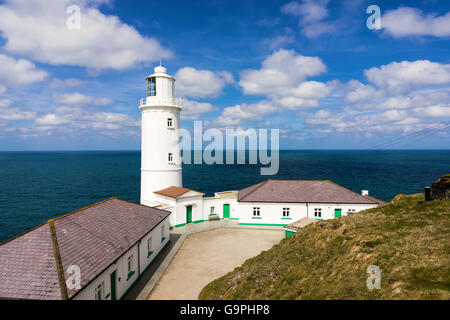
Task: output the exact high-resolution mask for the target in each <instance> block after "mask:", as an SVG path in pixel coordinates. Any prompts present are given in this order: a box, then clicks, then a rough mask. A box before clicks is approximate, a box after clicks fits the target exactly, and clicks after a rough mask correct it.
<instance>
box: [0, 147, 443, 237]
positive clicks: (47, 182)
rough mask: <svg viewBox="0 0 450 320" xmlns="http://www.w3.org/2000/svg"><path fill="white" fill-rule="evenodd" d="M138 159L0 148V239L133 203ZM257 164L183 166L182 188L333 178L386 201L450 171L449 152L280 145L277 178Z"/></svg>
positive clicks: (130, 153) (135, 153) (132, 154)
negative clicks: (109, 204)
mask: <svg viewBox="0 0 450 320" xmlns="http://www.w3.org/2000/svg"><path fill="white" fill-rule="evenodd" d="M224 151H225V150H224ZM140 160H141V159H140V151H139V150H66V151H50V150H42V151H0V182H1V183H0V241H4V240H7V239H9V238H11V237H14V236H16V235H18V234H20V233H23V232H25V231H27V230H29V229H31V228H33V227H35V226H36V225H39V224H41V223H43V222H45V221H47V220H49V219H51V218H55V217H58V216H61V215H64V214H66V213H69V212H72V211H75V210H78V209H80V208H83V207H85V206H88V205H91V204H93V203H96V202H99V201H102V200H104V199H107V198H110V197H118V198H121V199H124V200H128V201H133V202H136V203H139V198H140ZM247 162H248V159H247ZM261 167H264V166H262V165H260V164H256V165H250V164H244V165H240V164H234V165H219V164H214V165H207V164H191V165H183V186H185V187H188V188H191V189H194V190H198V191H201V192H204V193H205V194H206V195H207V196H210V195H213V194H214V192H219V191H225V190H239V189H242V188H244V187H247V186H250V185H253V184H256V183H258V182H261V181H264V180H267V179H305V180H332V181H334V182H336V183H338V184H340V185H342V186H344V187H346V188H348V189H350V190H353V191H355V192H358V193H359V192H360V191H361V190H369V192H370V195H371V196H374V197H376V198H379V199H382V200H385V201H389V200H391V199H392V198H393V197H394V196H395V195H397V194H399V193H406V194H413V193H422V192H423V188H424V187H425V186H431V183H432V182H434V181H435V180H437V179H438V178H439V177H440V176H442V175H443V174H446V173H449V172H450V150H448V149H444V150H442V149H427V150H424V149H421V150H417V149H416V150H361V149H359V150H358V149H348V150H337V149H326V150H325V149H322V150H318V149H317V150H315V149H309V150H280V168H279V171H278V173H277V174H276V175H273V176H261V175H260V168H261Z"/></svg>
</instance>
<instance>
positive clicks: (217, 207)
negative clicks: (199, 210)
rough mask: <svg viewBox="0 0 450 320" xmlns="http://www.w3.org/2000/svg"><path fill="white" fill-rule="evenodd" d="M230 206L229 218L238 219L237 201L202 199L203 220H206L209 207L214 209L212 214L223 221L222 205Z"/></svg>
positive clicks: (215, 198)
mask: <svg viewBox="0 0 450 320" xmlns="http://www.w3.org/2000/svg"><path fill="white" fill-rule="evenodd" d="M224 204H229V205H230V218H231V219H238V218H239V210H238V208H237V206H238V202H237V199H222V198H218V197H213V198H204V199H203V220H208V219H209V215H210V213H211V207H214V213H215V214H217V215H218V216H219V217H220V219H223V205H224Z"/></svg>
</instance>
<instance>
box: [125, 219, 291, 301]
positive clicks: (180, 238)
mask: <svg viewBox="0 0 450 320" xmlns="http://www.w3.org/2000/svg"><path fill="white" fill-rule="evenodd" d="M216 229H218V230H216ZM222 229H231V230H233V229H235V232H230V233H227V232H221V231H222ZM211 230H215V231H213V232H208V231H211ZM217 231H219V232H217ZM236 231H250V232H236ZM201 233H206V235H200V236H199V238H200V239H203V240H202V241H201V243H204V244H203V247H199V246H198V245H200V246H202V244H198V245H197V244H196V245H195V246H194V247H192V248H191V247H190V246H191V245H190V243H192V242H193V243H195V242H196V240H195V238H194V240H193V241H189V242H188V244H187V252H188V253H189V252H192V251H194V252H195V251H198V252H199V253H200V252H201V251H203V252H206V253H208V254H209V257H208V258H207V259H206V260H207V261H208V260H211V259H212V260H211V261H212V262H210V263H209V264H208V263H207V264H206V265H207V267H206V269H205V266H204V265H203V264H202V265H198V264H197V265H194V266H193V271H194V272H201V270H204V271H205V272H207V273H208V274H209V275H206V276H202V277H201V279H199V280H202V281H203V282H205V281H206V280H208V281H206V283H208V282H210V281H212V280H214V279H216V278H218V277H219V276H221V275H223V274H225V273H227V272H229V271H232V270H233V269H234V267H238V266H240V265H241V264H242V262H244V261H245V260H246V259H248V258H251V257H253V256H256V255H257V254H259V253H260V252H261V251H262V250H267V249H269V248H271V247H272V246H273V245H274V244H276V243H278V242H279V241H280V240H281V239H282V238H283V236H284V231H283V229H282V228H281V227H272V226H247V225H239V224H238V222H237V221H235V220H227V219H225V220H221V221H211V222H203V223H199V224H189V225H187V226H184V227H180V228H175V229H173V230H172V231H171V235H170V243H169V244H168V245H167V246H166V247H165V248H164V249H163V251H161V253H160V254H159V255H158V257H157V258H156V259H155V261H153V262H152V266H150V267H149V268H148V269H147V270H146V272H145V273H144V274H143V275H142V276H141V278H140V279H139V280H138V282H137V283H136V285H135V286H134V287H133V288H132V289H131V290H130V292H129V293H128V294H127V296H126V297H125V299H127V300H135V299H138V300H144V299H147V298H148V297H149V296H150V294H152V295H151V296H150V298H151V299H155V297H157V296H156V295H155V294H158V295H162V294H163V291H161V290H162V288H163V286H164V287H165V286H167V288H168V290H171V289H170V288H171V287H170V286H169V285H170V282H168V283H165V284H163V285H160V282H161V281H160V280H162V279H161V278H162V277H163V275H164V276H165V274H166V273H167V272H166V270H167V269H168V267H169V266H171V262H172V260H173V259H174V258H175V257H177V256H178V254H177V253H178V251H179V250H180V248H184V246H183V244H184V242H185V240H186V239H189V238H191V237H194V236H195V235H197V234H201ZM191 235H192V236H191ZM243 241H245V242H243ZM208 243H210V245H208ZM244 243H245V245H244ZM221 251H222V252H223V253H224V254H221V253H220V252H221ZM183 252H184V250H182V251H180V255H181V258H180V259H181V260H183V259H187V262H189V261H196V260H198V258H202V257H198V258H196V257H194V258H192V259H191V258H188V257H187V256H185V253H183ZM183 257H184V258H183ZM180 259H178V258H177V259H176V260H174V262H176V261H177V260H180ZM177 265H178V264H177ZM230 268H231V269H230ZM171 270H173V271H171V274H172V276H173V275H175V274H177V272H178V271H179V268H173V269H172V268H171ZM183 270H186V269H185V268H184V267H183ZM208 270H211V271H208ZM180 271H182V270H180ZM183 273H185V271H183ZM171 274H169V276H168V279H170V276H171ZM216 275H217V276H216ZM192 278H193V277H192ZM180 279H181V278H180ZM180 279H178V280H180ZM206 283H205V284H206ZM157 284H158V286H157ZM203 286H204V285H203ZM203 286H201V288H199V286H198V287H197V288H196V289H195V290H188V291H187V292H186V295H189V296H190V297H191V298H192V299H197V296H198V293H199V292H200V290H201V289H202V288H203ZM156 287H158V288H160V289H158V290H159V291H155V294H153V290H154V289H155V290H156ZM178 291H179V290H178ZM197 291H198V292H197ZM184 296H185V294H183V295H182V296H180V298H178V295H177V296H173V297H168V299H184V298H183V297H184ZM194 296H195V297H194ZM156 299H165V298H162V297H159V298H158V297H157V298H156ZM186 299H187V298H186Z"/></svg>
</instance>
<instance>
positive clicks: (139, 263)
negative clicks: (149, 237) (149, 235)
mask: <svg viewBox="0 0 450 320" xmlns="http://www.w3.org/2000/svg"><path fill="white" fill-rule="evenodd" d="M137 262H138V265H137V269H138V278H140V277H141V240H139V242H138V261H137Z"/></svg>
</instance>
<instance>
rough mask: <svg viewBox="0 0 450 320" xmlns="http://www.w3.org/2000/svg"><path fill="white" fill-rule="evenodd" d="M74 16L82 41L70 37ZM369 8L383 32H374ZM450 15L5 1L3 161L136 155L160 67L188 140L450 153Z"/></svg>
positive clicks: (0, 47) (0, 108) (0, 72)
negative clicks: (217, 133)
mask: <svg viewBox="0 0 450 320" xmlns="http://www.w3.org/2000/svg"><path fill="white" fill-rule="evenodd" d="M74 4H75V5H77V6H78V7H79V8H80V9H81V14H80V18H81V20H80V29H68V28H67V19H68V18H69V17H70V16H71V14H68V13H67V12H66V10H67V7H69V6H70V5H74ZM373 4H375V5H378V6H379V8H380V9H381V29H379V30H371V29H369V28H368V27H367V25H366V20H367V19H368V18H369V16H370V14H367V13H366V9H367V7H368V6H369V5H373ZM449 8H450V4H449V3H448V1H437V0H436V1H433V0H426V1H362V0H351V1H350V0H344V1H333V0H329V1H327V0H319V1H311V0H300V1H260V0H259V1H250V0H248V1H232V0H226V1H225V0H223V1H222V0H221V1H214V0H213V1H211V0H209V1H138V0H135V1H119V0H115V1H112V0H77V1H66V0H54V1H46V0H14V1H0V150H92V149H93V150H99V149H101V150H104V149H121V150H123V149H133V150H137V149H139V148H140V111H139V109H138V101H139V99H140V98H142V97H143V96H144V95H145V80H144V79H145V77H146V76H147V75H148V74H151V73H152V71H153V67H154V66H155V65H156V63H157V61H158V60H160V59H162V61H163V65H164V66H165V67H167V69H168V72H169V73H170V74H172V75H175V76H176V77H177V83H176V88H177V95H179V96H182V97H184V111H183V117H182V120H183V121H182V126H183V127H184V128H187V129H191V128H192V126H193V121H194V120H203V124H204V126H205V129H206V128H218V129H220V130H224V129H225V128H235V129H236V130H239V131H240V132H242V133H245V132H246V130H248V129H252V128H254V129H258V128H269V129H275V128H279V129H280V147H281V148H283V149H336V148H337V149H349V148H356V149H365V148H371V147H377V146H381V147H391V148H445V149H447V148H448V146H449V145H450V129H449V126H447V124H448V123H449V121H450V103H449V101H450V99H449V98H450V61H449V59H450V55H449V53H450V46H449V39H450V13H449V11H450V10H449ZM399 138H402V139H400V142H399V143H397V144H393V143H392V142H395V141H398V140H396V139H399Z"/></svg>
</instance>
